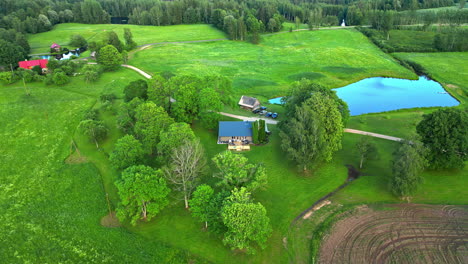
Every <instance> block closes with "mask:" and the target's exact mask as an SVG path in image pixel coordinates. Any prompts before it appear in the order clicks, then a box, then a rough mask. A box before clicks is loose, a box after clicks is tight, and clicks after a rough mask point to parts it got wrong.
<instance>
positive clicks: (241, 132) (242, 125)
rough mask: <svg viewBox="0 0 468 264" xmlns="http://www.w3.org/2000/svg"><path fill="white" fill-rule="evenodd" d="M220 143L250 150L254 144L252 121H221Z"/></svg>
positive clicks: (229, 146) (235, 148)
mask: <svg viewBox="0 0 468 264" xmlns="http://www.w3.org/2000/svg"><path fill="white" fill-rule="evenodd" d="M218 144H228V149H231V150H237V151H242V150H250V144H252V122H249V121H220V122H219V131H218Z"/></svg>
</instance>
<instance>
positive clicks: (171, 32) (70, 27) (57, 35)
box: [28, 23, 225, 54]
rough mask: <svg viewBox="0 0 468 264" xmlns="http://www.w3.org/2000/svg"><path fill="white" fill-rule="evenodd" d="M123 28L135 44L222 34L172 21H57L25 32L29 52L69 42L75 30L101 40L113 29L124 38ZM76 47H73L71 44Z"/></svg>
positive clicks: (201, 37)
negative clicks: (39, 30) (159, 23)
mask: <svg viewBox="0 0 468 264" xmlns="http://www.w3.org/2000/svg"><path fill="white" fill-rule="evenodd" d="M124 28H129V29H130V30H131V31H132V34H133V40H135V42H136V43H137V44H138V45H143V44H149V43H155V42H168V41H169V42H170V41H187V40H204V39H218V38H225V35H224V33H223V32H222V31H219V30H217V29H216V28H214V27H213V26H211V25H206V24H198V25H175V26H160V27H157V26H138V25H116V24H97V25H93V24H78V23H65V24H58V25H56V26H55V27H54V29H53V30H51V31H48V32H43V33H39V34H33V35H28V41H29V44H30V45H31V53H32V54H35V53H48V52H49V47H50V45H52V43H53V42H55V43H57V44H59V45H62V46H68V43H69V42H70V37H71V36H73V35H75V34H80V35H82V36H83V37H84V38H85V39H87V40H88V42H89V41H99V40H102V39H103V38H104V37H105V35H106V32H108V31H112V30H113V31H115V33H117V35H119V37H120V40H122V41H124V38H123V34H124ZM72 48H75V47H72Z"/></svg>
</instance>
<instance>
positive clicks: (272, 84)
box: [129, 29, 416, 98]
mask: <svg viewBox="0 0 468 264" xmlns="http://www.w3.org/2000/svg"><path fill="white" fill-rule="evenodd" d="M148 58H152V59H151V60H148ZM129 64H131V65H134V66H136V67H139V68H142V69H143V70H145V71H147V72H151V73H153V74H156V73H162V72H165V71H169V72H173V73H175V74H189V73H192V74H197V75H208V74H221V75H224V76H228V77H230V78H232V79H233V86H234V89H235V93H236V94H237V95H240V94H249V95H254V96H263V97H266V98H272V97H276V96H281V95H284V94H285V93H286V90H287V89H288V86H289V84H290V83H291V82H293V81H296V80H300V79H302V78H309V79H313V80H315V81H316V82H318V83H320V84H323V85H326V86H328V87H330V88H334V87H341V86H344V85H346V84H349V83H352V82H355V81H358V80H361V79H363V78H367V77H373V76H389V77H390V76H391V77H400V78H415V77H416V76H415V75H414V74H413V73H412V72H410V71H409V70H407V69H405V68H403V67H401V66H400V65H399V64H398V63H397V62H396V61H395V60H394V59H393V58H392V57H390V56H389V55H387V54H385V53H383V52H382V51H380V50H379V49H378V48H377V47H376V46H374V45H373V44H371V43H370V42H369V41H368V40H367V38H366V37H364V36H363V35H362V34H361V33H359V32H357V31H355V30H352V29H350V30H323V31H302V32H294V33H291V34H288V33H285V34H278V35H272V36H266V37H263V41H262V43H261V44H260V45H253V44H250V43H246V42H235V41H221V42H211V43H195V44H177V45H163V46H154V47H152V48H150V49H146V50H143V51H141V52H138V53H136V54H135V55H134V57H133V59H131V60H130V62H129Z"/></svg>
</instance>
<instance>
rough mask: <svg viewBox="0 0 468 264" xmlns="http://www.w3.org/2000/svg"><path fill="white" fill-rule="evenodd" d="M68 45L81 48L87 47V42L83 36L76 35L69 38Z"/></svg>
mask: <svg viewBox="0 0 468 264" xmlns="http://www.w3.org/2000/svg"><path fill="white" fill-rule="evenodd" d="M69 45H70V46H73V47H78V48H81V47H84V46H86V45H88V42H87V41H86V39H85V38H84V37H83V36H81V35H79V34H77V35H73V36H71V37H70V43H69Z"/></svg>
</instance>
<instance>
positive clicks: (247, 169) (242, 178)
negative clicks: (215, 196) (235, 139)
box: [213, 151, 268, 191]
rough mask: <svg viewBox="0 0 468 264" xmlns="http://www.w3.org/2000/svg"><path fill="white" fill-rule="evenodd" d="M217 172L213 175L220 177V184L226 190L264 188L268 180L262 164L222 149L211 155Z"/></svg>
mask: <svg viewBox="0 0 468 264" xmlns="http://www.w3.org/2000/svg"><path fill="white" fill-rule="evenodd" d="M213 162H214V163H215V165H216V167H217V168H218V170H219V172H218V173H217V174H215V175H214V176H215V177H217V178H220V179H221V181H220V183H219V184H220V185H222V186H223V187H225V188H226V189H228V190H232V189H233V188H241V187H246V188H247V189H248V190H249V191H254V190H256V189H258V188H265V187H266V185H267V183H268V180H267V174H266V169H265V167H264V166H263V165H262V164H257V165H255V164H251V163H249V160H248V159H247V158H246V157H244V156H243V155H242V154H234V153H232V152H231V151H224V152H221V153H219V154H217V155H216V156H214V157H213Z"/></svg>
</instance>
